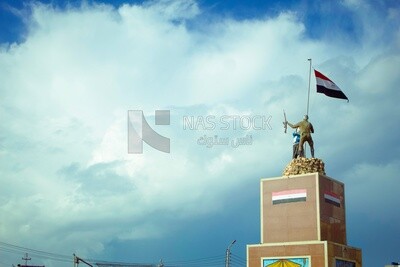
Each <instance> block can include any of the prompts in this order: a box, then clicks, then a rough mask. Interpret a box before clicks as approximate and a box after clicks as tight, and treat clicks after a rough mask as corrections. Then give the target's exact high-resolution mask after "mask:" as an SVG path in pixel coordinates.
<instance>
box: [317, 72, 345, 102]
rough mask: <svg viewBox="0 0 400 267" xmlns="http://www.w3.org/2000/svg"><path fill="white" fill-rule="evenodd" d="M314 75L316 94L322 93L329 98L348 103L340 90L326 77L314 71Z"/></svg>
mask: <svg viewBox="0 0 400 267" xmlns="http://www.w3.org/2000/svg"><path fill="white" fill-rule="evenodd" d="M314 73H315V78H316V79H317V93H322V94H325V95H326V96H329V97H334V98H340V99H346V100H347V101H349V99H348V98H347V96H346V95H345V94H344V93H343V92H342V90H340V88H339V87H338V86H337V85H336V84H335V83H334V82H332V81H331V80H330V79H329V78H328V77H326V76H325V75H323V74H322V73H321V72H319V71H317V70H314Z"/></svg>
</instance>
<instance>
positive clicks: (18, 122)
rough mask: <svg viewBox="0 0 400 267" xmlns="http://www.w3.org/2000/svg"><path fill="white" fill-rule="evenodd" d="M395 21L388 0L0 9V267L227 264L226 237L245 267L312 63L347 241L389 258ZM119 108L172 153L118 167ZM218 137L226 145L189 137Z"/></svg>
mask: <svg viewBox="0 0 400 267" xmlns="http://www.w3.org/2000/svg"><path fill="white" fill-rule="evenodd" d="M399 25H400V3H399V1H397V0H393V1H391V0H388V1H384V0H371V1H362V0H341V1H311V0H310V1H308V0H302V1H272V0H269V1H267V0H265V1H262V0H249V1H240V0H214V1H212V0H198V1H195V0H154V1H126V2H124V1H121V0H118V1H111V0H110V1H83V2H81V1H69V2H63V1H56V0H54V1H36V2H30V1H25V2H22V1H18V0H8V1H2V2H1V3H0V42H1V43H0V118H1V120H0V121H1V123H0V157H1V160H0V185H1V186H0V266H1V267H5V266H11V264H15V265H16V264H24V262H23V261H22V259H21V257H23V256H24V254H25V252H28V253H29V255H30V257H31V258H32V260H31V261H30V262H28V264H31V265H46V266H48V267H53V266H71V259H72V254H73V253H76V254H77V255H78V256H80V257H82V258H85V259H93V261H100V260H104V261H112V262H131V263H132V262H133V263H137V262H141V263H153V264H156V263H158V262H159V260H160V259H162V260H163V262H164V263H165V264H166V265H169V266H173V265H174V266H177V265H178V266H199V265H201V266H223V265H224V254H225V250H226V248H227V246H228V245H229V244H230V243H231V242H232V241H233V240H237V242H236V243H235V244H234V245H233V246H232V254H233V259H232V260H233V262H232V264H233V266H245V258H246V244H257V243H259V242H260V222H259V220H260V214H259V210H260V204H259V181H260V179H261V178H268V177H277V176H281V174H282V171H283V169H284V167H285V166H286V164H288V163H289V161H290V160H291V149H292V145H291V142H292V140H291V139H292V138H291V134H290V132H289V133H288V134H284V133H283V127H282V120H283V118H282V117H283V114H282V110H283V109H285V111H286V114H287V117H288V120H289V121H290V122H297V121H299V120H301V118H302V116H303V115H304V114H305V112H306V107H307V89H308V79H309V61H308V60H307V59H308V58H312V67H313V68H315V69H317V70H319V71H321V72H322V73H324V74H325V75H327V76H328V77H329V78H331V79H332V80H333V81H334V82H335V83H336V84H337V85H338V86H339V87H340V88H341V89H342V90H343V91H344V93H345V94H346V95H347V96H348V98H349V99H350V101H349V103H347V101H343V100H339V99H333V98H329V97H326V96H325V95H322V94H317V93H316V92H315V77H314V75H312V76H311V93H310V102H309V103H310V105H309V115H310V121H311V122H312V123H313V125H314V128H315V134H314V141H315V148H316V149H315V150H316V152H315V153H316V157H318V158H321V159H323V161H324V162H325V164H326V172H327V175H328V176H330V177H332V178H335V179H337V180H339V181H342V182H344V183H345V186H346V209H347V210H346V211H347V216H346V219H347V239H348V243H349V244H350V245H351V246H355V247H360V248H362V250H363V263H364V264H363V265H364V266H365V267H376V266H384V265H385V264H389V263H390V262H392V261H400V254H399V249H398V242H399V237H400V226H399V224H398V222H399V220H400V212H399V211H400V210H399V197H398V196H399V194H398V192H399V186H400V180H399V176H398V173H400V156H399V155H400V145H399V141H398V136H397V132H398V131H399V125H398V123H399V115H400V106H399V104H398V101H399V99H400V91H399V88H398V86H399V84H400V26H399ZM128 110H143V112H144V116H145V118H146V120H147V122H148V124H149V125H150V126H151V127H152V128H153V129H154V130H155V131H156V132H158V133H159V134H160V135H163V136H165V137H167V138H169V139H170V147H171V151H170V153H164V152H160V151H157V150H156V149H154V148H152V147H151V146H149V145H148V144H146V143H144V144H143V153H142V154H128V141H127V140H128V128H127V121H128V118H127V111H128ZM155 110H170V125H155V117H154V114H155V113H154V112H155ZM223 118H224V122H225V124H223V122H222V121H221V120H222V119H223ZM225 119H226V120H225ZM191 120H192V121H191ZM188 121H191V122H192V123H188ZM249 122H250V123H249ZM189 124H190V125H189ZM189 126H191V127H189ZM212 126H214V127H212ZM225 128H227V129H225ZM215 136H217V138H218V139H219V140H222V141H224V142H225V141H227V142H228V143H227V144H225V143H223V144H220V145H214V146H212V145H210V144H211V143H210V142H209V143H207V144H206V143H205V142H203V141H204V140H209V138H214V137H215ZM238 141H243V142H242V143H243V144H242V145H240V146H237V147H236V146H235V145H232V144H237V142H238ZM231 142H233V143H231ZM28 249H29V250H28Z"/></svg>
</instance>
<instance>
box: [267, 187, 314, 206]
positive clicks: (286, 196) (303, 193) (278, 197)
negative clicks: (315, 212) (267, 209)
mask: <svg viewBox="0 0 400 267" xmlns="http://www.w3.org/2000/svg"><path fill="white" fill-rule="evenodd" d="M306 199H307V190H306V189H294V190H285V191H279V192H272V205H276V204H282V203H290V202H302V201H306Z"/></svg>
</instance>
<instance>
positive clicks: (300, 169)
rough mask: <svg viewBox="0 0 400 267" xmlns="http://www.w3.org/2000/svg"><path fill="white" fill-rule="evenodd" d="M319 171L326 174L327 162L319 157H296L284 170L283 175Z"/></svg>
mask: <svg viewBox="0 0 400 267" xmlns="http://www.w3.org/2000/svg"><path fill="white" fill-rule="evenodd" d="M314 172H318V173H320V174H323V175H325V163H324V162H323V161H322V160H321V159H317V158H310V159H309V158H296V159H292V161H291V162H290V163H289V164H288V165H287V166H286V168H285V169H284V170H283V174H282V175H283V176H290V175H297V174H306V173H314Z"/></svg>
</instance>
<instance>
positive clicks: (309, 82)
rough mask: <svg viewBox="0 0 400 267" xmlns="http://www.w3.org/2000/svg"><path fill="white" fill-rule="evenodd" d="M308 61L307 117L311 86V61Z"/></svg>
mask: <svg viewBox="0 0 400 267" xmlns="http://www.w3.org/2000/svg"><path fill="white" fill-rule="evenodd" d="M308 61H310V70H309V73H308V97H307V113H306V114H307V116H308V110H309V107H310V84H311V64H312V59H311V58H309V59H308Z"/></svg>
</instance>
